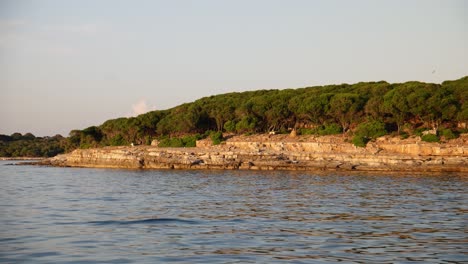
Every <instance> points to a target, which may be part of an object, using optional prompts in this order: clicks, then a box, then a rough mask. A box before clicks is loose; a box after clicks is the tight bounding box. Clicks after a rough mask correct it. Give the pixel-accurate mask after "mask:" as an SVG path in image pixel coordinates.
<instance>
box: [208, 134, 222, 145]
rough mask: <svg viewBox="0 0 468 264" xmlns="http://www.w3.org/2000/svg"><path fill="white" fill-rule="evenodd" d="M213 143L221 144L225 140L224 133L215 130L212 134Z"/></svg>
mask: <svg viewBox="0 0 468 264" xmlns="http://www.w3.org/2000/svg"><path fill="white" fill-rule="evenodd" d="M210 138H211V141H212V142H213V145H219V144H220V143H221V141H223V133H222V132H221V131H218V132H214V133H212V134H211V135H210Z"/></svg>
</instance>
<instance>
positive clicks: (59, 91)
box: [0, 0, 468, 136]
mask: <svg viewBox="0 0 468 264" xmlns="http://www.w3.org/2000/svg"><path fill="white" fill-rule="evenodd" d="M466 75H468V1H463V0H459V1H456V0H438V1H435V0H412V1H407V0H388V1H385V0H382V1H375V0H354V1H345V0H342V1H338V0H322V1H321V0H316V1H315V0H291V1H286V0H225V1H219V0H197V1H195V0H166V1H162V0H161V1H159V0H154V1H140V0H136V1H118V0H101V1H94V0H69V1H61V0H43V1H34V0H30V1H25V0H11V1H10V0H0V134H8V135H9V134H12V133H14V132H20V133H23V134H24V133H27V132H30V133H33V134H34V135H36V136H53V135H56V134H61V135H64V136H67V135H68V133H69V132H70V131H71V130H72V129H84V128H86V127H89V126H92V125H100V124H102V123H103V122H104V121H106V120H108V119H113V118H118V117H130V116H136V115H138V114H141V113H144V112H146V111H151V110H162V109H168V108H171V107H174V106H177V105H179V104H181V103H185V102H191V101H194V100H196V99H199V98H201V97H205V96H210V95H214V94H221V93H227V92H235V91H246V90H259V89H285V88H300V87H306V86H316V85H325V84H341V83H356V82H361V81H381V80H385V81H388V82H405V81H411V80H417V81H423V82H435V83H440V82H442V81H444V80H454V79H459V78H461V77H463V76H466Z"/></svg>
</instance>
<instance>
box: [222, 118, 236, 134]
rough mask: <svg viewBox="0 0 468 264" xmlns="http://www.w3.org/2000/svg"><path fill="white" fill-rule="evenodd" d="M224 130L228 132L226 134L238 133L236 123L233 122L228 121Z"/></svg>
mask: <svg viewBox="0 0 468 264" xmlns="http://www.w3.org/2000/svg"><path fill="white" fill-rule="evenodd" d="M224 130H226V132H234V131H236V122H234V121H231V120H230V121H227V122H226V123H224Z"/></svg>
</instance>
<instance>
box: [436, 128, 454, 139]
mask: <svg viewBox="0 0 468 264" xmlns="http://www.w3.org/2000/svg"><path fill="white" fill-rule="evenodd" d="M440 135H441V136H443V137H444V138H445V139H454V138H457V137H458V135H457V134H456V133H454V132H453V131H452V130H451V129H448V128H447V129H442V130H441V131H440Z"/></svg>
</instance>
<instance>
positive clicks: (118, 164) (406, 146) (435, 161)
mask: <svg viewBox="0 0 468 264" xmlns="http://www.w3.org/2000/svg"><path fill="white" fill-rule="evenodd" d="M241 139H244V140H241ZM248 139H249V138H235V139H231V140H228V141H226V142H224V144H222V145H218V146H206V147H195V148H159V147H154V146H135V147H130V146H128V147H127V146H125V147H104V148H95V149H77V150H75V151H73V152H71V153H68V154H63V155H58V156H56V157H54V158H50V159H45V160H42V161H39V162H36V164H39V165H52V166H65V167H94V168H128V169H225V170H238V169H239V170H315V171H316V170H343V171H412V172H417V171H420V172H463V173H465V172H468V166H467V165H468V146H467V144H464V143H465V142H464V141H462V142H461V144H460V142H457V144H438V143H425V142H412V141H403V140H399V141H397V142H395V141H394V140H393V141H392V140H390V139H387V140H378V141H376V142H372V143H370V144H368V146H367V147H366V148H358V147H355V146H353V145H352V144H350V143H347V142H343V140H326V138H322V139H320V140H316V139H313V138H312V139H311V138H303V139H301V140H302V142H300V141H298V140H295V141H288V140H287V139H286V138H281V137H276V138H273V139H272V138H271V137H265V138H264V139H263V140H259V139H258V138H255V140H256V141H252V140H250V141H249V140H248ZM281 139H284V140H281Z"/></svg>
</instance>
